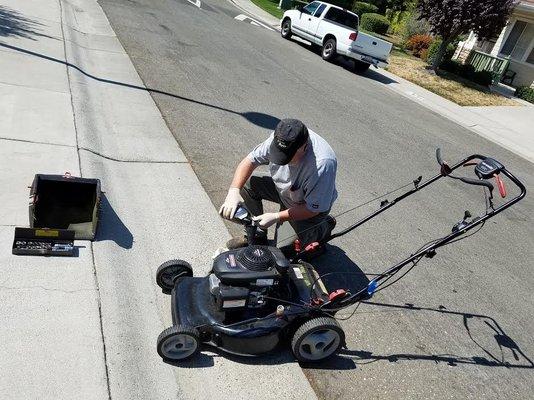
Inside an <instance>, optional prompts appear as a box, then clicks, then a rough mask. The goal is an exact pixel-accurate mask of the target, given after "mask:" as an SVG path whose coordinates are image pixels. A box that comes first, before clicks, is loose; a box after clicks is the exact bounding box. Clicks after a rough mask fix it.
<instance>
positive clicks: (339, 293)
mask: <svg viewBox="0 0 534 400" xmlns="http://www.w3.org/2000/svg"><path fill="white" fill-rule="evenodd" d="M346 295H347V291H346V290H345V289H338V290H334V291H333V292H332V293H330V294H329V295H328V300H330V301H334V300H336V299H339V298H343V297H345V296H346Z"/></svg>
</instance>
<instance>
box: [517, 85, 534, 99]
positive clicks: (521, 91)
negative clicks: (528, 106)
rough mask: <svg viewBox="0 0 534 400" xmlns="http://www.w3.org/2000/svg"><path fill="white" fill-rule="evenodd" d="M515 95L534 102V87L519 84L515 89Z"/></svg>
mask: <svg viewBox="0 0 534 400" xmlns="http://www.w3.org/2000/svg"><path fill="white" fill-rule="evenodd" d="M515 96H516V97H519V98H520V99H523V100H526V101H528V102H529V103H534V89H533V88H531V87H528V86H520V87H518V88H517V89H516V90H515Z"/></svg>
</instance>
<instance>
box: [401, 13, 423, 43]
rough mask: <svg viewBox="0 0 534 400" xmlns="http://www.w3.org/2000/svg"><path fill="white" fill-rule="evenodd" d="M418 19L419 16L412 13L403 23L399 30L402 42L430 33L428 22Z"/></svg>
mask: <svg viewBox="0 0 534 400" xmlns="http://www.w3.org/2000/svg"><path fill="white" fill-rule="evenodd" d="M418 17H419V15H418V14H417V13H416V12H413V13H411V14H410V15H408V16H407V17H406V19H405V20H404V21H403V24H402V27H400V28H399V33H400V35H401V36H402V38H403V39H404V40H407V39H408V38H409V37H412V36H413V35H425V34H428V33H429V32H430V25H428V22H426V21H425V20H419V19H418Z"/></svg>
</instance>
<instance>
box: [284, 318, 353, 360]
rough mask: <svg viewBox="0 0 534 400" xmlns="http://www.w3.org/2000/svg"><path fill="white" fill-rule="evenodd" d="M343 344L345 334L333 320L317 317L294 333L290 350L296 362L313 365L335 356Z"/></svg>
mask: <svg viewBox="0 0 534 400" xmlns="http://www.w3.org/2000/svg"><path fill="white" fill-rule="evenodd" d="M344 344H345V332H343V329H341V327H340V326H339V324H338V323H337V321H336V320H335V319H334V318H330V317H318V318H312V319H310V320H308V321H306V322H305V323H303V324H302V325H301V326H300V328H299V329H297V331H296V332H295V333H294V335H293V339H292V340H291V350H292V351H293V354H294V355H295V357H296V358H297V360H298V361H300V362H303V363H314V362H319V361H323V360H325V359H327V358H328V357H331V356H333V355H334V354H336V353H337V352H338V351H339V349H340V348H341V346H343V345H344Z"/></svg>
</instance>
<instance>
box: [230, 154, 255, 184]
mask: <svg viewBox="0 0 534 400" xmlns="http://www.w3.org/2000/svg"><path fill="white" fill-rule="evenodd" d="M256 167H257V166H256V165H254V164H253V163H252V161H250V159H249V158H248V156H247V157H245V158H243V159H242V160H241V162H240V163H239V165H238V166H237V168H236V169H235V172H234V178H233V179H232V183H231V184H230V187H231V188H238V189H241V188H242V187H243V186H244V185H245V182H246V181H247V180H248V178H250V175H252V172H254V170H255V169H256Z"/></svg>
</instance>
